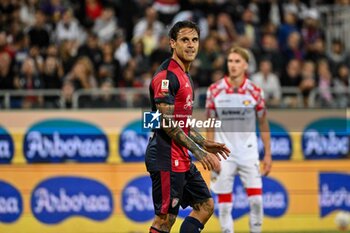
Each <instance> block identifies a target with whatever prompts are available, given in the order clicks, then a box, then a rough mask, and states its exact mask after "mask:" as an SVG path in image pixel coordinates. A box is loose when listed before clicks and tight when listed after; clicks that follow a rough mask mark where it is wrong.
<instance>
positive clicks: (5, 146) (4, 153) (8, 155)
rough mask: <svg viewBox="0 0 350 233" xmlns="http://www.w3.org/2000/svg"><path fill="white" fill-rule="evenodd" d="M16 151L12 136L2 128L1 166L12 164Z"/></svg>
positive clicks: (0, 141)
mask: <svg viewBox="0 0 350 233" xmlns="http://www.w3.org/2000/svg"><path fill="white" fill-rule="evenodd" d="M14 153H15V151H14V144H13V139H12V137H11V135H10V134H9V133H8V132H7V130H6V129H5V128H3V127H1V126H0V164H1V163H11V160H12V158H13V155H14Z"/></svg>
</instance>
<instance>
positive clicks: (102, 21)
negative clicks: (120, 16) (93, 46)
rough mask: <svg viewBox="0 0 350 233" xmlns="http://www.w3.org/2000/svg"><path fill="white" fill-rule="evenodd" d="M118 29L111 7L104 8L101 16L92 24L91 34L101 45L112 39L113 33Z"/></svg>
mask: <svg viewBox="0 0 350 233" xmlns="http://www.w3.org/2000/svg"><path fill="white" fill-rule="evenodd" d="M117 29H118V25H117V18H116V17H115V14H114V9H113V8H112V7H105V8H104V9H103V11H102V15H101V16H100V17H98V18H97V19H96V21H95V23H94V27H93V32H94V33H95V34H96V35H97V36H98V39H99V41H100V42H101V43H105V42H109V41H111V40H112V39H113V36H114V32H115V31H116V30H117Z"/></svg>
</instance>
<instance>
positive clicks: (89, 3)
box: [85, 0, 103, 21]
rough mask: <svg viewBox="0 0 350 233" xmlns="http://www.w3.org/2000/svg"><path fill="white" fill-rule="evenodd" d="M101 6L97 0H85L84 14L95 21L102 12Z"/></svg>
mask: <svg viewBox="0 0 350 233" xmlns="http://www.w3.org/2000/svg"><path fill="white" fill-rule="evenodd" d="M102 11H103V7H102V4H101V3H100V1H99V0H85V15H86V17H87V18H88V19H90V20H91V21H95V20H96V19H97V18H98V17H100V16H101V15H102V14H103V13H102Z"/></svg>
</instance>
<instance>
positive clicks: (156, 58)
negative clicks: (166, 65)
mask: <svg viewBox="0 0 350 233" xmlns="http://www.w3.org/2000/svg"><path fill="white" fill-rule="evenodd" d="M157 46H158V47H157V48H156V49H155V50H153V52H152V53H151V55H150V58H149V60H150V67H151V71H152V74H153V73H154V72H155V71H156V69H157V67H158V66H160V64H161V63H162V62H163V61H164V60H165V59H167V58H169V57H170V56H171V53H170V50H169V39H168V37H167V36H166V35H165V34H163V35H161V37H160V39H159V42H158V44H157Z"/></svg>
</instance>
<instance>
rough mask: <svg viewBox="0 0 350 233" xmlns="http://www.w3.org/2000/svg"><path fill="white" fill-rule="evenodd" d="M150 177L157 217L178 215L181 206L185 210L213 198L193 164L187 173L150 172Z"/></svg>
mask: <svg viewBox="0 0 350 233" xmlns="http://www.w3.org/2000/svg"><path fill="white" fill-rule="evenodd" d="M150 175H151V179H152V197H153V204H154V211H155V214H156V215H160V214H168V213H170V214H174V215H177V214H178V212H179V207H180V205H181V207H182V208H183V209H185V208H186V207H187V206H193V205H194V204H196V203H201V202H204V201H206V200H208V199H209V198H211V194H210V192H209V189H208V187H207V184H206V183H205V181H204V179H203V177H202V175H201V173H200V172H199V171H198V170H197V168H196V166H195V165H194V164H193V163H191V167H190V170H189V171H187V172H172V171H150Z"/></svg>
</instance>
